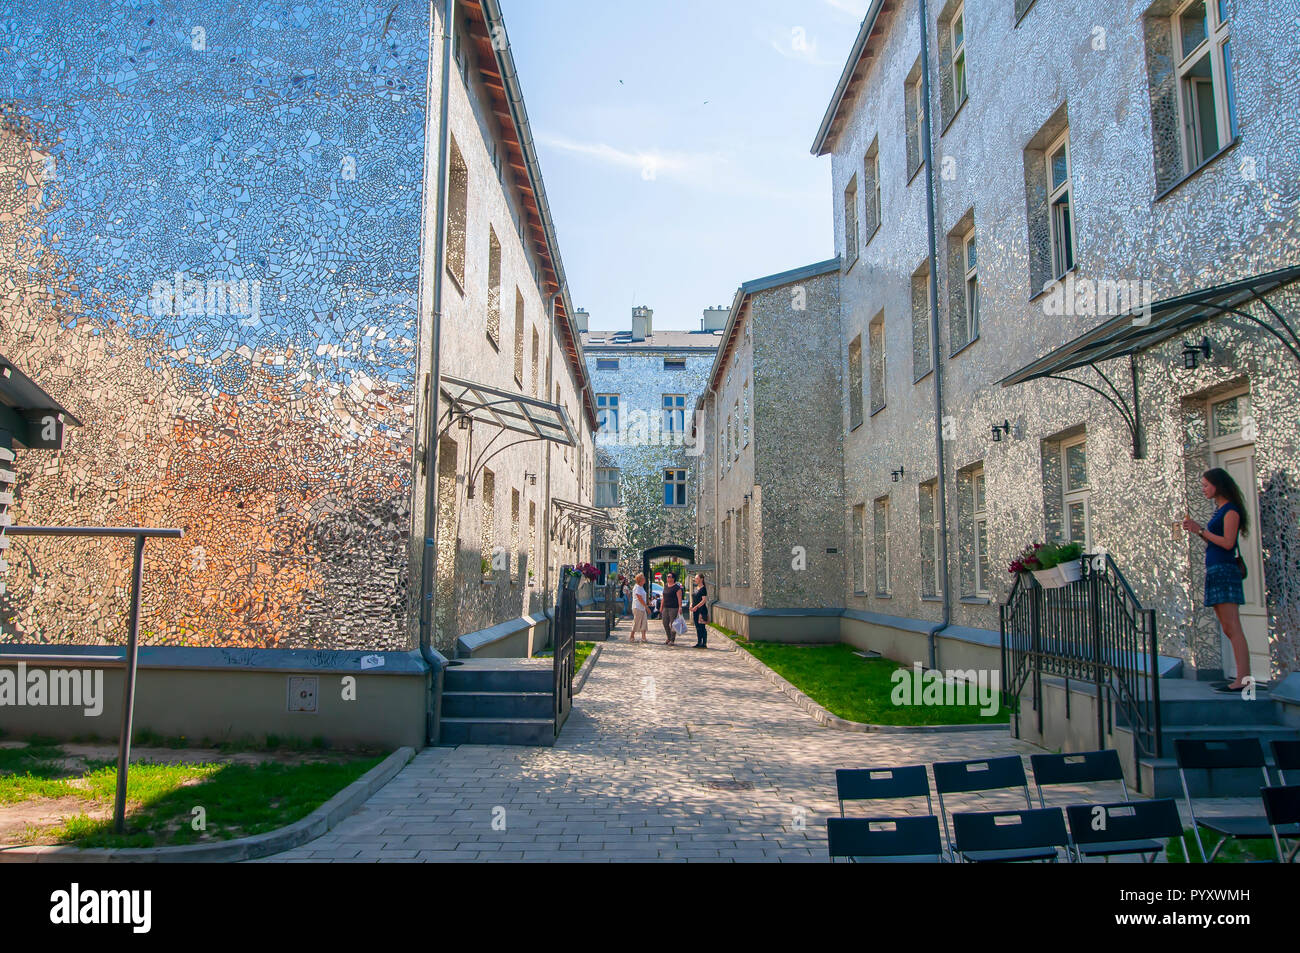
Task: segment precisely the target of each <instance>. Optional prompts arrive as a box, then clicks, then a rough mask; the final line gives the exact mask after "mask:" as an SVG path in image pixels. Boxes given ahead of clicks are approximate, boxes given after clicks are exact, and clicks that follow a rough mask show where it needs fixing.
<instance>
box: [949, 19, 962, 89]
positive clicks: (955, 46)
mask: <svg viewBox="0 0 1300 953" xmlns="http://www.w3.org/2000/svg"><path fill="white" fill-rule="evenodd" d="M949 30H950V31H951V32H950V35H951V37H952V101H953V104H954V105H955V106H960V105H961V104H962V103H964V102H965V101H966V11H965V9H964V8H963V7H958V8H957V12H956V13H954V14H953V16H952V23H951V24H950V26H949Z"/></svg>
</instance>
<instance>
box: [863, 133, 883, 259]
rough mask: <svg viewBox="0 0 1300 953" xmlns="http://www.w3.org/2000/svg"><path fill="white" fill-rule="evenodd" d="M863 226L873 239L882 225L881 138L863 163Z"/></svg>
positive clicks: (874, 143) (873, 144)
mask: <svg viewBox="0 0 1300 953" xmlns="http://www.w3.org/2000/svg"><path fill="white" fill-rule="evenodd" d="M862 201H863V203H864V206H865V207H864V208H863V210H862V227H863V231H864V232H865V234H866V236H867V241H868V242H870V241H871V236H873V235H874V234H875V233H876V229H878V228H879V227H880V146H879V140H878V139H877V140H874V141H872V143H871V148H870V149H868V150H867V155H866V158H865V159H864V160H863V163H862Z"/></svg>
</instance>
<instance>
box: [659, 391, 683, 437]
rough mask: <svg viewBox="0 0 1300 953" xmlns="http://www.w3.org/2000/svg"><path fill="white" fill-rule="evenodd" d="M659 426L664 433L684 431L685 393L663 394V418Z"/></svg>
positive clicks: (680, 432)
mask: <svg viewBox="0 0 1300 953" xmlns="http://www.w3.org/2000/svg"><path fill="white" fill-rule="evenodd" d="M660 426H661V428H662V429H663V432H664V433H671V434H682V433H684V432H685V430H686V395H685V394H664V406H663V420H662V423H661V425H660Z"/></svg>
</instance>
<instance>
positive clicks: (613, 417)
mask: <svg viewBox="0 0 1300 953" xmlns="http://www.w3.org/2000/svg"><path fill="white" fill-rule="evenodd" d="M596 426H597V427H598V428H599V429H601V430H603V431H608V432H609V433H615V434H616V433H618V394H597V395H596Z"/></svg>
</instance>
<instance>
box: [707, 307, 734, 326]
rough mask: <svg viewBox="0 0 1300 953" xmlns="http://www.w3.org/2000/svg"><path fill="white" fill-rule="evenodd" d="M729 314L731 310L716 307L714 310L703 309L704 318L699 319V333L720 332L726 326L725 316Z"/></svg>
mask: <svg viewBox="0 0 1300 953" xmlns="http://www.w3.org/2000/svg"><path fill="white" fill-rule="evenodd" d="M729 314H731V309H730V308H728V307H726V306H724V305H718V306H717V307H716V308H705V309H704V317H703V318H701V319H700V330H701V331H721V330H722V329H723V328H725V327H726V326H727V315H729Z"/></svg>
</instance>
